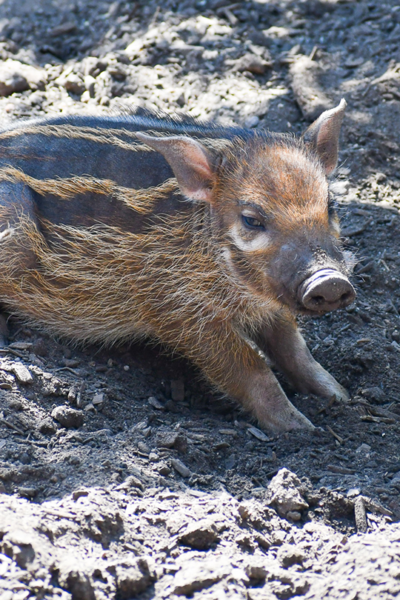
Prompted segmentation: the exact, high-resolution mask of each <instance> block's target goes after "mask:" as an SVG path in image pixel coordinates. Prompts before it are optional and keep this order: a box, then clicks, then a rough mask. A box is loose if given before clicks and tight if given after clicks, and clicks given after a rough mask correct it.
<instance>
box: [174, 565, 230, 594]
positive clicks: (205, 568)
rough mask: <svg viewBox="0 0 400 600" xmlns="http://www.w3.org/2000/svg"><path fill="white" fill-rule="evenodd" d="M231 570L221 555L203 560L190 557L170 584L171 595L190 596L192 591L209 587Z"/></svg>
mask: <svg viewBox="0 0 400 600" xmlns="http://www.w3.org/2000/svg"><path fill="white" fill-rule="evenodd" d="M231 571H232V567H231V566H230V564H229V562H228V561H227V560H226V559H224V558H222V557H216V558H213V559H209V560H204V561H199V560H193V559H191V560H190V561H189V562H187V563H185V564H184V565H183V566H182V568H181V570H180V571H179V572H178V573H177V574H176V575H175V577H174V580H173V583H172V585H171V595H172V594H176V595H177V596H187V597H189V596H192V594H193V593H194V592H199V591H200V590H204V589H206V588H209V587H211V586H212V585H213V584H214V583H217V582H218V581H221V579H223V578H224V577H227V576H228V575H229V574H230V573H231Z"/></svg>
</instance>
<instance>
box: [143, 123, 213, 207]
mask: <svg viewBox="0 0 400 600" xmlns="http://www.w3.org/2000/svg"><path fill="white" fill-rule="evenodd" d="M137 137H138V139H139V140H141V141H142V142H144V143H145V144H146V145H147V146H150V147H151V148H153V149H154V150H157V152H160V153H161V154H162V155H163V156H164V158H165V159H166V160H167V161H168V162H169V164H170V166H171V168H172V170H173V172H174V174H175V177H176V178H177V180H178V183H179V187H180V189H181V192H182V194H184V195H185V196H187V197H188V198H190V199H193V200H205V201H207V202H210V201H211V197H212V186H213V182H214V172H213V169H212V159H211V155H210V153H209V152H208V150H207V149H206V148H205V147H204V146H203V145H202V144H200V142H197V141H196V140H193V139H191V138H188V137H184V136H172V137H153V136H150V135H147V134H145V133H137Z"/></svg>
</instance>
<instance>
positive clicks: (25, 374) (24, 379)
mask: <svg viewBox="0 0 400 600" xmlns="http://www.w3.org/2000/svg"><path fill="white" fill-rule="evenodd" d="M11 370H12V372H13V373H14V375H15V377H16V378H17V379H18V381H19V382H20V383H23V384H24V385H26V384H28V383H33V377H32V373H31V372H30V371H29V369H28V368H27V367H25V365H23V364H22V363H17V362H15V363H13V364H12V367H11Z"/></svg>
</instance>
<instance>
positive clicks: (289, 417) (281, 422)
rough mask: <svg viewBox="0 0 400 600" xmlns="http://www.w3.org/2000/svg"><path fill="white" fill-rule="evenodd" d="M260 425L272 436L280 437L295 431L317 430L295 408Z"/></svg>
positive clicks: (292, 407)
mask: <svg viewBox="0 0 400 600" xmlns="http://www.w3.org/2000/svg"><path fill="white" fill-rule="evenodd" d="M260 425H261V426H262V428H263V429H264V430H265V431H266V432H267V433H269V434H270V435H279V434H282V433H287V432H288V431H293V430H294V429H302V430H303V431H313V430H314V429H315V427H314V425H313V424H312V423H311V421H309V420H308V419H307V417H305V416H304V415H303V414H302V413H301V412H300V411H298V410H297V408H295V407H294V406H291V407H290V409H289V410H285V411H283V412H282V414H275V415H274V416H273V417H272V418H269V419H268V421H265V422H262V423H260Z"/></svg>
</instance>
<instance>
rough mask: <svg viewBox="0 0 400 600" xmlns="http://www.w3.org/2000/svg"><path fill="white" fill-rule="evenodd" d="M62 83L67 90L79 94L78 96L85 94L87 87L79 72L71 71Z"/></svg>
mask: <svg viewBox="0 0 400 600" xmlns="http://www.w3.org/2000/svg"><path fill="white" fill-rule="evenodd" d="M60 79H61V78H60ZM62 85H63V86H64V87H65V89H66V90H67V92H71V93H72V94H77V95H78V96H80V95H81V94H83V92H84V91H85V89H86V87H85V84H84V82H83V80H82V77H80V76H79V75H78V74H77V73H70V74H69V75H68V77H66V78H65V79H64V80H63V83H62Z"/></svg>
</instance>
